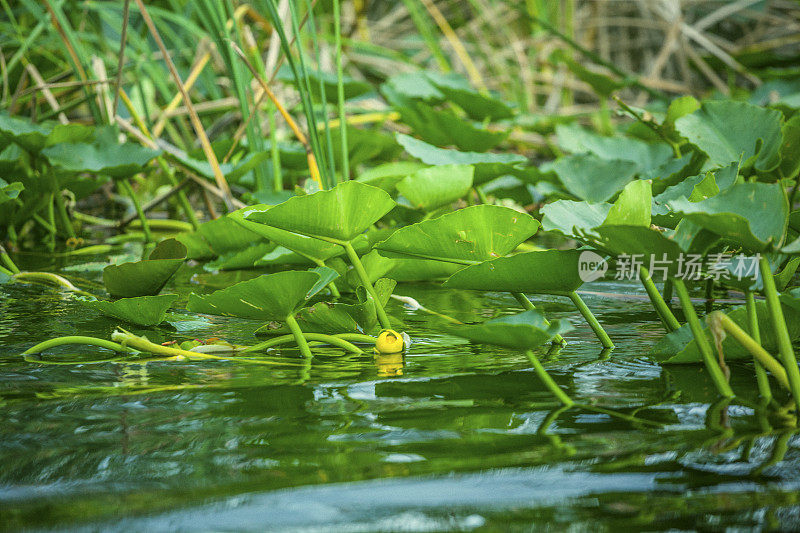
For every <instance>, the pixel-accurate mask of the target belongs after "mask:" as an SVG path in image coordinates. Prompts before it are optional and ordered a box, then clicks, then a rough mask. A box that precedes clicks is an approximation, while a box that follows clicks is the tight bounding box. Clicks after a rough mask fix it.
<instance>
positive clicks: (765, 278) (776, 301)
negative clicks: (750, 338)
mask: <svg viewBox="0 0 800 533" xmlns="http://www.w3.org/2000/svg"><path fill="white" fill-rule="evenodd" d="M758 267H759V270H760V271H761V279H762V282H763V284H764V296H765V297H766V300H767V310H768V311H769V318H770V320H771V321H772V328H773V331H774V332H775V339H776V340H777V341H778V353H780V356H781V363H783V367H784V368H785V369H786V375H787V377H788V378H789V385H790V387H791V391H792V396H794V403H795V407H796V408H797V413H798V414H800V370H799V369H798V368H797V358H796V357H795V354H794V349H793V348H792V341H791V339H790V338H789V331H788V330H787V329H786V320H785V319H784V317H783V309H782V308H781V302H780V298H779V297H778V290H777V288H776V287H775V278H773V277H772V269H771V268H770V266H769V261H768V260H767V258H766V256H764V255H761V256H760V257H759V258H758Z"/></svg>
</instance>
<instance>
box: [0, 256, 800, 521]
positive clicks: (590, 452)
mask: <svg viewBox="0 0 800 533" xmlns="http://www.w3.org/2000/svg"><path fill="white" fill-rule="evenodd" d="M191 274H192V272H189V271H188V269H187V271H186V272H183V273H182V276H181V279H180V280H179V281H178V283H177V287H176V290H178V291H179V292H180V293H181V294H182V295H184V296H185V294H186V293H187V292H188V291H189V290H190V288H191V287H193V286H196V285H191V284H190V282H189V277H190V275H191ZM91 275H93V276H94V275H96V274H91ZM94 279H97V278H94ZM203 281H204V282H206V283H208V284H209V285H217V284H220V285H221V284H224V283H227V281H228V280H227V279H220V278H218V277H214V276H212V275H210V274H203ZM622 288H623V287H621V286H619V285H616V284H593V285H592V289H593V290H596V292H604V293H613V292H617V291H620V290H621V289H622ZM624 288H625V290H630V291H636V292H637V293H638V292H641V291H640V289H639V288H638V287H635V286H631V287H624ZM397 292H398V293H400V294H404V295H408V296H412V297H414V298H416V299H418V300H419V301H420V302H421V303H423V304H424V305H425V306H426V307H429V308H431V309H435V310H437V311H442V312H446V313H448V314H451V315H452V316H455V317H456V318H459V319H460V320H485V319H488V318H492V317H494V316H496V315H497V314H501V313H508V312H513V311H517V310H518V309H517V307H516V305H517V304H516V302H515V301H514V300H513V299H512V298H511V297H507V296H505V295H502V294H486V295H479V294H474V293H467V292H456V291H446V290H442V289H440V288H437V287H436V286H434V285H407V286H401V287H400V288H399V289H398V291H397ZM586 300H587V303H588V304H589V305H590V306H591V307H592V308H593V310H595V311H596V313H597V315H598V317H599V318H600V320H601V321H602V322H603V323H604V324H606V325H607V329H608V331H609V334H610V335H611V337H612V338H613V339H614V341H615V343H616V344H617V347H618V348H617V349H616V350H615V351H614V352H611V353H608V352H601V350H600V347H599V345H598V343H597V342H596V340H595V338H594V336H593V334H592V333H591V331H590V330H589V328H588V327H587V326H585V325H584V324H582V323H581V322H580V321H579V319H578V316H577V313H576V312H574V311H573V310H572V308H571V307H570V305H568V303H567V302H566V300H561V299H559V298H555V297H553V298H538V299H535V302H536V304H537V305H538V306H541V307H543V308H544V309H545V310H546V311H547V312H548V313H549V314H550V315H552V316H553V317H556V318H568V319H570V320H571V321H574V323H575V325H576V330H575V331H573V332H571V333H569V334H568V335H567V336H566V337H567V341H568V342H569V344H568V346H566V347H565V348H563V349H561V350H550V349H548V348H542V350H541V351H540V355H541V356H542V358H543V361H545V364H546V367H547V368H548V371H550V372H551V374H552V376H553V378H554V379H555V380H556V382H557V383H558V384H559V385H560V386H562V387H564V388H565V390H566V391H567V392H568V393H569V394H570V395H571V396H572V397H573V398H574V399H575V400H576V401H578V402H580V403H583V404H587V405H589V406H598V407H600V406H602V407H607V408H611V409H614V410H616V411H618V412H619V413H623V414H624V415H626V416H627V417H628V418H620V417H619V416H612V415H610V414H608V413H606V412H604V411H603V410H602V409H595V408H572V409H564V408H561V407H559V406H558V405H556V404H555V403H554V402H553V399H552V398H551V396H550V395H549V394H548V393H547V391H546V390H545V389H544V387H543V386H542V385H541V384H540V383H538V381H537V380H536V378H535V376H534V374H533V372H532V371H531V370H530V369H529V363H528V362H527V359H526V357H525V356H524V354H521V353H515V352H514V351H512V350H504V349H497V348H488V347H485V346H480V345H474V344H470V343H468V342H466V341H464V340H463V339H458V338H455V337H452V336H448V335H443V334H441V333H440V332H439V328H438V327H437V324H436V323H435V322H433V321H432V319H431V317H430V316H428V315H425V314H421V313H417V312H413V311H409V310H405V309H404V308H403V307H402V306H401V305H400V304H398V303H392V304H391V307H390V311H391V312H392V313H393V314H395V315H397V316H398V317H400V318H402V320H403V321H404V322H405V324H406V329H407V331H408V332H409V333H410V334H411V336H412V337H413V338H414V341H415V342H414V344H413V345H412V347H411V349H410V351H409V352H408V353H407V354H405V356H402V355H396V356H375V355H373V354H371V353H369V354H365V355H352V354H347V355H342V354H341V352H339V351H337V350H331V349H319V350H318V351H317V354H318V356H317V357H316V358H315V359H314V360H313V361H310V362H303V361H300V360H298V359H296V358H295V354H293V353H290V352H284V353H283V354H282V355H283V357H282V356H281V353H280V352H277V351H276V352H271V353H269V354H267V356H266V357H267V358H272V359H273V360H274V361H275V362H276V363H278V364H276V365H274V366H262V365H247V364H237V363H233V362H226V361H202V362H149V363H146V364H142V363H136V362H125V363H101V364H88V363H89V362H91V361H93V360H97V359H101V358H104V357H106V356H107V354H103V353H102V352H100V351H94V350H90V349H84V350H81V349H76V348H74V347H72V348H70V347H65V348H64V350H63V351H61V352H54V353H52V354H48V355H47V356H46V358H47V360H50V361H53V360H58V359H70V360H75V359H77V360H82V361H86V362H87V364H82V365H78V366H62V365H45V364H36V363H30V362H25V361H23V360H22V359H21V358H20V357H19V355H18V354H19V353H20V352H21V351H22V350H23V349H24V348H26V347H28V346H30V345H31V344H33V343H34V342H38V341H40V340H42V339H43V338H45V337H47V336H55V335H66V334H74V333H77V332H80V333H81V334H85V335H96V336H108V334H109V333H110V332H111V331H112V330H113V328H114V327H115V326H116V324H115V323H114V322H113V321H110V320H107V319H104V318H102V317H99V316H98V315H96V314H94V312H93V311H88V310H86V309H83V308H79V307H77V306H76V305H74V304H72V303H70V301H69V300H68V299H65V298H63V297H61V296H59V295H58V294H57V293H54V292H53V291H52V290H51V289H47V288H43V287H35V286H24V285H6V286H0V405H1V406H2V407H1V408H2V413H3V416H2V424H0V464H1V465H2V468H0V528H4V529H8V530H14V529H18V528H19V527H20V526H21V525H23V524H25V525H28V526H31V527H41V528H44V529H49V528H65V527H69V528H81V527H85V528H87V529H88V530H92V529H97V528H100V529H111V530H120V531H131V530H140V531H160V530H170V531H172V530H176V529H185V530H198V529H206V530H215V531H218V530H237V531H238V530H256V531H262V530H265V529H273V530H302V531H327V530H330V529H331V528H333V529H336V530H338V531H375V530H404V531H439V530H445V529H454V530H470V529H476V528H485V529H489V530H504V529H507V528H511V527H515V526H519V527H526V528H529V526H530V525H531V524H533V525H535V526H536V529H545V528H547V527H550V528H551V529H555V530H564V529H567V528H569V529H572V530H591V531H595V530H612V529H615V528H617V529H625V528H627V529H631V528H634V529H642V528H646V529H649V530H658V529H711V530H718V529H725V528H726V527H729V526H731V527H736V528H761V529H770V528H773V529H781V528H782V529H796V528H798V527H800V501H798V500H800V492H798V489H800V487H798V481H800V472H799V471H798V470H800V453H798V445H799V444H800V440H798V435H797V431H796V430H794V429H787V428H786V426H785V423H784V422H785V420H782V419H781V418H780V417H779V416H776V415H775V414H770V415H766V414H765V412H764V411H763V410H762V409H760V408H759V405H758V403H757V393H756V387H755V380H754V379H753V377H752V371H751V369H750V368H748V367H747V366H743V365H738V366H737V365H734V366H732V371H733V376H732V384H733V388H734V390H736V391H737V392H738V393H740V394H741V398H740V399H737V400H735V401H734V402H720V401H717V398H716V397H715V393H714V389H713V385H712V384H711V382H710V381H709V380H708V379H707V378H706V376H705V373H704V372H703V370H702V369H701V368H699V367H667V368H664V369H662V368H660V367H658V366H657V365H655V364H653V363H651V362H650V361H649V360H648V359H647V358H646V357H645V354H646V352H647V350H648V348H649V347H650V346H651V345H652V344H653V343H654V342H655V341H656V340H657V339H658V338H659V337H660V335H661V333H660V330H659V325H658V323H657V321H656V320H655V316H654V315H653V313H652V311H651V310H650V308H649V306H648V305H647V303H646V301H645V300H644V299H637V298H627V299H616V298H612V297H609V296H607V295H593V294H589V295H587V296H586ZM184 301H185V300H184ZM171 320H172V323H171V325H170V326H166V327H163V328H161V329H159V330H146V329H138V330H137V329H134V330H133V332H134V333H136V334H146V335H147V336H148V337H149V338H150V339H151V340H153V341H154V342H164V341H166V340H170V339H173V338H176V337H178V338H181V339H184V338H195V337H197V338H207V337H211V336H217V337H221V338H225V339H227V340H229V341H232V342H236V343H251V342H252V339H253V337H252V332H253V331H254V330H255V329H256V328H257V327H258V326H259V324H257V323H254V322H248V321H241V320H234V319H229V318H220V317H195V316H191V315H187V314H180V313H177V314H175V315H173V317H172V319H171ZM286 356H288V358H287V357H286ZM642 420H644V421H650V422H657V423H658V424H659V425H653V424H648V423H644V422H641V421H642ZM119 519H123V520H122V521H118V520H119Z"/></svg>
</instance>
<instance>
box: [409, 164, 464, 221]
mask: <svg viewBox="0 0 800 533" xmlns="http://www.w3.org/2000/svg"><path fill="white" fill-rule="evenodd" d="M474 171H475V169H474V168H472V166H470V165H443V166H440V167H429V168H423V169H422V170H418V171H417V172H415V173H414V174H412V175H410V176H407V177H405V178H403V179H402V180H401V181H399V182H398V183H397V190H398V192H399V193H400V194H402V195H403V196H404V197H405V198H406V199H407V200H408V201H409V203H410V204H411V205H412V206H413V207H414V208H416V209H422V210H423V211H433V210H435V209H437V208H439V207H443V206H445V205H449V204H452V203H453V202H455V201H456V200H458V199H459V198H461V197H463V196H465V195H466V194H467V193H468V192H469V190H470V189H471V188H472V176H473V173H474Z"/></svg>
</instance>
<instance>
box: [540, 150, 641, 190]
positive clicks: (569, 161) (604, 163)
mask: <svg viewBox="0 0 800 533" xmlns="http://www.w3.org/2000/svg"><path fill="white" fill-rule="evenodd" d="M550 167H551V168H552V170H554V171H555V173H556V174H558V178H559V179H560V180H561V183H563V184H564V187H565V188H566V189H567V191H569V192H570V193H571V194H573V195H575V196H577V197H578V198H580V199H581V200H586V201H587V202H605V201H606V200H608V199H609V198H611V197H612V196H614V195H615V194H617V193H618V192H619V191H621V190H622V189H623V188H624V187H625V185H627V184H628V182H629V181H631V180H632V179H633V177H634V175H635V174H636V169H637V166H636V163H632V162H631V161H622V160H613V159H602V158H600V157H597V156H595V155H588V154H580V155H571V156H567V157H562V158H561V159H558V160H556V161H555V162H554V163H553V164H552V165H550Z"/></svg>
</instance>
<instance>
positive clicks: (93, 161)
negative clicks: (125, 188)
mask: <svg viewBox="0 0 800 533" xmlns="http://www.w3.org/2000/svg"><path fill="white" fill-rule="evenodd" d="M160 154H161V151H160V150H153V149H151V148H147V147H144V146H141V145H138V144H134V143H123V144H119V143H117V142H116V140H115V139H113V138H112V137H111V135H102V136H99V138H98V139H97V140H96V141H95V142H94V143H92V144H89V143H59V144H56V145H53V146H49V147H47V148H45V149H44V150H42V155H44V156H45V157H47V159H48V160H49V161H50V163H51V164H52V165H54V166H57V167H60V168H62V169H64V170H67V171H69V172H96V173H99V174H105V175H107V176H111V177H112V178H127V177H130V176H132V175H134V174H136V173H138V172H142V170H143V169H144V167H145V165H147V163H149V162H150V161H151V160H153V159H154V158H156V157H158V156H159V155H160Z"/></svg>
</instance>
